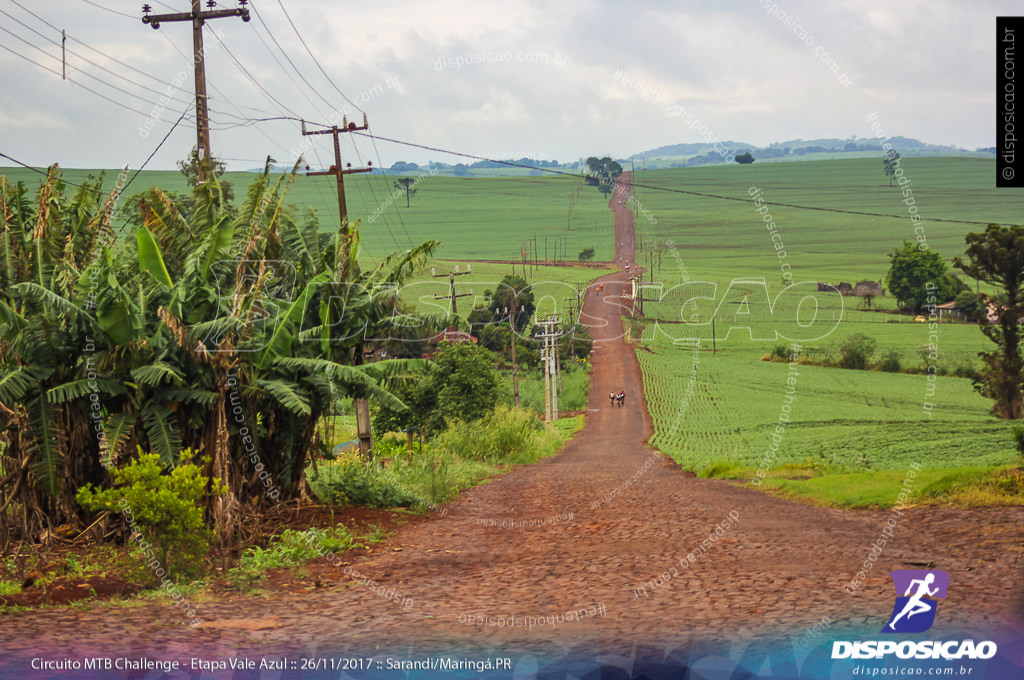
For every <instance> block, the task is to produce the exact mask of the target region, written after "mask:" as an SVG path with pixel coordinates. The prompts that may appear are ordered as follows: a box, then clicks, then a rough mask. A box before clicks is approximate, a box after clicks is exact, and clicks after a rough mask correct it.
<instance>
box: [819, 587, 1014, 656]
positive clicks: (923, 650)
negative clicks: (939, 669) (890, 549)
mask: <svg viewBox="0 0 1024 680" xmlns="http://www.w3.org/2000/svg"><path fill="white" fill-rule="evenodd" d="M890 576H891V577H892V582H893V584H894V585H895V586H896V604H895V605H894V606H893V608H892V614H891V615H890V616H889V620H888V621H887V622H886V624H885V627H884V628H882V630H881V631H879V632H880V633H904V634H906V633H923V632H925V631H926V630H928V629H929V628H931V627H932V624H934V623H935V613H936V611H937V610H938V608H939V603H938V602H937V601H936V600H935V599H932V598H938V599H942V600H944V599H946V591H947V590H949V574H947V573H946V572H944V571H941V570H939V569H928V570H909V569H907V570H898V571H894V572H891V574H890ZM996 651H998V650H997V648H996V643H995V642H992V641H990V640H986V641H984V642H975V641H974V640H942V641H938V640H920V641H915V640H903V641H901V642H898V641H896V640H892V639H889V640H860V641H856V642H848V641H845V640H836V641H834V642H833V643H832V658H833V659H883V658H885V657H886V656H887V655H889V654H895V655H896V657H897V658H899V659H946V660H954V659H991V658H992V657H993V656H995V655H996Z"/></svg>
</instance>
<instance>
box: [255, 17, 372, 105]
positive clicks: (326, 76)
mask: <svg viewBox="0 0 1024 680" xmlns="http://www.w3.org/2000/svg"><path fill="white" fill-rule="evenodd" d="M277 4H278V5H280V6H281V11H282V12H284V16H285V18H286V19H288V23H289V24H291V27H292V30H293V31H295V35H296V36H297V37H298V38H299V42H301V43H302V46H303V47H304V48H306V53H307V54H309V58H310V59H312V60H313V63H314V64H316V67H317V68H318V69H320V73H322V74H324V78H326V79H327V82H328V83H330V84H331V87H333V88H334V90H335V91H336V92H337V93H338V94H340V95H341V96H342V97H343V98H344V99H345V101H347V102H348V103H349V104H351V105H352V106H354V107H355V108H356V110H357V111H359V112H360V113H366V112H365V111H363V110H362V109H361V108H359V106H358V105H357V104H356V103H355V102H354V101H352V100H351V99H349V98H348V95H346V94H345V93H344V92H342V91H341V90H340V89H339V88H338V86H337V85H335V84H334V81H333V80H331V77H330V76H329V75H327V71H325V70H324V67H323V66H321V65H320V62H319V61H317V58H316V57H315V56H314V55H313V51H312V50H310V49H309V45H307V44H306V41H305V40H303V38H302V34H301V33H299V29H298V28H296V27H295V22H294V21H292V18H291V16H290V15H289V14H288V10H287V9H285V7H284V3H282V2H281V0H277ZM252 9H253V12H256V7H255V6H253V8H252ZM256 16H257V17H259V12H256ZM260 23H263V19H262V17H261V18H260ZM264 25H265V24H264Z"/></svg>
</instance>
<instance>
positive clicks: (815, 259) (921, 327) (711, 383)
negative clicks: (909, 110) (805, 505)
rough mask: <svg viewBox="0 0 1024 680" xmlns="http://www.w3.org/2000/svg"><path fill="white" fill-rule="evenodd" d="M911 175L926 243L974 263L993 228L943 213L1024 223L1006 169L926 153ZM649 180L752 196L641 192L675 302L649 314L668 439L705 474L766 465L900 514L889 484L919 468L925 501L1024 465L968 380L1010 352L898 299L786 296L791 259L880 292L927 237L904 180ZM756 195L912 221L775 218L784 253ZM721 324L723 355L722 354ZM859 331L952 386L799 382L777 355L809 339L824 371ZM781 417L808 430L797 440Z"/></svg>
mask: <svg viewBox="0 0 1024 680" xmlns="http://www.w3.org/2000/svg"><path fill="white" fill-rule="evenodd" d="M903 168H904V171H905V173H906V176H907V177H909V178H911V179H912V180H913V184H912V185H911V186H912V190H913V194H914V197H915V204H916V206H917V207H918V208H919V209H920V211H921V214H922V215H923V217H924V223H923V224H924V229H925V234H926V238H927V243H928V245H929V246H930V247H931V248H932V249H934V250H937V251H938V252H939V253H940V254H942V255H943V256H944V257H945V258H952V256H954V255H958V254H961V253H962V252H963V236H964V234H965V233H966V232H968V231H981V230H982V229H983V228H984V225H983V224H979V225H967V224H958V223H950V222H933V221H929V218H930V217H934V218H942V219H958V220H973V221H980V222H989V221H994V222H999V223H1007V224H1013V223H1016V222H1018V221H1020V210H1019V204H1018V203H1017V202H1015V201H1014V200H1013V198H1012V197H1011V196H1009V195H1007V194H1005V193H1003V192H999V191H997V190H995V189H994V188H993V186H992V185H993V181H992V172H993V171H994V164H993V163H992V162H991V161H988V160H982V159H972V158H911V159H905V160H904V163H903ZM637 181H638V182H642V183H646V184H651V185H656V186H660V187H667V188H678V189H684V190H687V191H699V192H705V193H711V194H719V195H725V196H731V197H735V198H746V199H748V200H746V201H742V202H741V201H735V202H733V201H722V200H714V199H709V198H701V197H695V196H692V195H685V194H673V193H664V192H656V191H652V190H646V192H645V190H644V189H640V196H639V208H640V215H639V216H638V219H637V224H638V226H640V227H642V231H643V239H644V241H645V245H646V246H647V247H652V246H657V248H654V250H655V256H658V255H660V267H658V266H655V267H654V271H653V277H652V278H653V280H654V283H652V284H649V286H650V287H649V288H646V292H645V297H647V298H649V299H650V298H654V299H656V300H658V301H656V302H651V301H648V302H646V303H645V308H644V312H645V314H646V317H647V320H646V323H645V325H644V331H643V336H642V337H643V341H642V345H643V349H642V350H638V352H637V356H638V358H639V360H640V363H641V367H642V369H643V372H644V383H645V391H646V394H647V398H648V403H649V405H650V408H651V412H652V417H653V418H654V423H655V431H656V433H655V435H654V437H653V438H652V440H651V443H652V445H654V446H656V447H657V448H659V449H660V450H662V451H665V452H666V453H668V454H669V455H671V456H672V457H673V458H675V459H676V460H678V461H679V462H680V463H682V464H683V465H684V466H685V467H687V468H690V469H694V470H697V471H700V472H702V473H703V474H707V475H711V476H726V477H734V478H747V479H749V478H751V477H752V476H753V474H754V473H755V472H756V471H757V470H758V469H763V470H766V473H767V476H768V478H769V479H768V481H766V484H765V486H767V487H772V488H774V489H776V490H778V491H780V492H783V493H786V494H791V495H798V496H805V497H808V498H811V499H814V500H815V501H816V502H823V503H829V504H838V505H850V506H876V505H883V506H884V505H885V504H886V501H885V498H887V497H888V496H886V493H887V491H885V489H888V486H887V485H886V484H883V483H881V481H884V480H885V479H886V475H889V476H895V477H901V476H902V475H903V474H904V473H905V471H906V470H907V469H908V467H909V466H910V464H911V463H913V462H918V463H920V464H921V465H922V466H923V467H924V468H926V469H928V470H929V472H928V473H927V475H926V477H927V479H924V481H922V489H925V488H932V489H933V490H934V489H948V488H953V487H955V486H956V485H955V484H954V482H953V481H951V480H956V479H961V480H962V479H968V478H975V477H977V478H979V479H981V478H982V477H985V475H988V476H989V477H991V474H992V472H993V471H994V470H998V469H1001V468H1004V467H1006V466H1008V465H1012V464H1015V463H1017V462H1018V461H1019V459H1018V456H1017V453H1016V450H1015V448H1014V446H1013V441H1012V438H1011V434H1010V427H1011V425H1010V424H1009V423H1007V422H1005V421H1000V420H998V419H995V418H993V417H992V416H990V415H989V413H988V410H989V407H990V405H991V402H990V401H989V400H987V399H985V398H983V397H981V396H980V395H978V394H977V393H976V392H975V391H974V390H973V389H972V386H971V383H970V380H968V379H965V378H957V377H953V374H954V373H955V371H956V370H957V369H958V368H966V367H968V366H971V365H977V352H979V351H981V350H988V349H992V348H993V345H992V344H991V343H990V342H989V341H988V340H986V339H985V338H984V337H983V336H982V334H981V333H980V332H979V330H978V328H977V326H975V325H973V324H965V323H942V324H940V325H939V326H938V329H937V330H936V331H934V333H930V331H929V328H928V325H927V324H923V323H916V322H914V320H913V319H912V318H910V317H907V316H905V315H897V314H894V313H892V310H893V309H894V308H895V303H894V301H893V300H892V299H891V298H879V299H876V301H875V304H874V306H875V307H876V308H877V311H872V310H866V309H864V308H863V307H862V305H861V304H860V301H859V300H858V299H856V298H841V297H839V296H837V295H825V294H821V293H818V294H816V295H815V292H814V291H815V286H814V285H811V284H810V283H809V284H808V285H807V286H806V287H804V286H795V287H792V288H790V289H788V290H786V291H785V292H783V290H784V287H783V285H782V284H783V281H782V270H780V268H779V264H780V262H786V263H788V264H789V265H791V267H792V269H791V271H792V272H793V280H794V281H795V282H818V281H824V282H828V283H832V284H836V283H838V282H840V281H846V282H850V283H855V282H857V281H860V280H864V279H869V280H879V279H883V278H884V275H885V272H886V271H887V269H888V264H889V261H888V253H889V252H891V251H892V250H893V249H894V248H895V247H897V246H899V245H900V243H901V242H902V240H903V239H908V240H913V239H914V229H913V227H914V225H913V223H912V222H911V220H910V219H909V215H908V212H907V208H908V206H907V205H905V204H904V203H903V202H902V199H903V196H902V195H901V194H900V192H899V190H898V189H897V188H895V187H893V188H890V187H888V186H887V181H886V179H885V177H884V176H883V174H882V172H881V163H880V162H879V161H878V159H865V160H847V161H836V162H808V163H786V164H763V165H762V164H754V165H750V166H735V167H711V168H701V169H700V170H699V171H695V170H690V169H688V170H669V171H659V172H648V173H646V174H645V173H639V174H638V175H637ZM751 187H758V188H760V189H761V190H762V195H763V197H764V199H765V200H766V201H769V202H782V203H792V204H800V205H809V206H820V207H835V208H842V209H847V210H858V211H865V212H878V213H885V214H891V215H897V216H898V217H899V218H898V219H889V218H881V217H866V216H854V215H845V214H839V213H827V212H819V211H806V210H798V209H794V208H784V207H778V206H769V211H770V213H771V215H772V218H773V219H774V222H775V224H776V226H777V227H778V229H779V233H780V234H781V239H782V242H783V243H784V248H785V252H786V255H785V257H784V258H780V257H779V256H778V255H777V253H776V249H775V248H774V246H773V243H772V241H771V239H770V234H769V232H768V230H767V229H766V228H765V227H764V222H763V218H762V216H761V215H759V214H758V213H757V212H755V210H754V208H755V207H756V206H755V205H754V203H753V201H752V200H749V194H750V191H751V189H750V188H751ZM645 211H646V212H645ZM666 241H673V242H674V245H673V246H671V247H670V246H668V245H666ZM659 250H660V252H658V251H659ZM644 257H645V256H644V255H643V254H638V257H637V260H638V261H639V262H644ZM648 257H650V256H648ZM654 262H655V263H657V260H654ZM684 281H688V283H687V284H686V285H680V284H681V283H682V282H684ZM968 283H971V284H973V282H970V281H968ZM807 294H810V295H813V296H814V298H806V295H807ZM815 298H816V299H815ZM943 302H944V301H943ZM712 318H714V321H715V326H714V330H715V333H714V335H715V343H714V346H716V348H717V350H718V351H717V353H712V352H711V351H708V350H710V349H711V347H712V327H711V319H712ZM795 319H800V320H801V321H802V322H803V324H805V326H800V325H799V324H796V323H794V320H795ZM669 322H671V323H669ZM854 333H861V334H864V335H867V336H869V337H871V338H873V339H874V340H875V341H876V342H877V350H876V353H875V358H876V359H878V358H880V357H881V356H882V355H883V354H885V353H889V352H893V353H895V354H896V355H897V356H898V357H899V360H900V363H901V365H902V366H903V367H904V368H910V369H916V370H921V369H923V368H924V367H926V366H927V365H928V364H934V365H935V366H936V367H937V368H938V369H939V372H940V373H946V374H948V375H940V376H939V377H937V378H936V379H935V380H934V382H932V383H929V382H928V377H927V376H926V375H923V374H905V373H882V372H868V371H851V370H844V369H838V368H826V367H820V366H810V365H806V366H799V367H798V368H797V369H796V372H795V373H793V374H791V373H790V372H789V368H788V366H787V364H785V363H771V362H766V361H761V359H762V357H763V356H764V355H765V354H767V353H769V352H771V351H772V349H773V348H774V347H775V346H777V345H787V346H788V345H790V340H800V341H802V343H801V344H802V350H801V353H802V354H805V355H807V356H808V357H809V358H810V359H811V360H815V361H822V360H828V359H834V358H835V356H836V355H837V353H838V347H839V345H840V344H841V343H842V342H843V341H845V340H846V339H847V338H848V337H850V336H851V335H853V334H854ZM694 340H699V341H700V351H699V352H697V353H694V351H693V349H692V348H693V346H694V342H693V341H694ZM929 342H932V343H936V344H937V345H938V352H939V358H938V360H930V359H928V358H927V356H926V355H925V354H924V352H923V350H924V349H925V348H926V347H927V345H928V343H929ZM790 376H792V378H793V380H792V382H791V383H790V384H789V388H790V389H791V390H793V391H792V394H791V395H789V403H787V391H786V389H787V378H788V377H790ZM926 403H927V404H931V405H932V406H931V407H930V408H926ZM784 406H785V407H786V408H787V409H789V410H790V412H789V413H785V414H784V412H783V407H784ZM780 416H783V417H789V418H790V419H791V420H790V423H789V424H788V425H787V426H785V427H784V428H783V429H782V430H781V431H779V430H776V426H777V425H778V424H779V422H780V420H779V419H780ZM779 432H781V434H779ZM773 434H775V435H776V438H775V439H774V440H773V436H772V435H773ZM773 442H774V444H775V445H776V446H777V452H776V451H773V450H772V449H770V448H769V447H770V445H772V444H773ZM979 475H980V477H979ZM804 478H810V479H804ZM880 480H881V481H880ZM929 485H931V486H930V487H929ZM896 486H898V482H897V484H896ZM880 489H881V490H880ZM922 493H923V491H922ZM889 496H892V497H894V495H893V494H889ZM889 500H890V501H891V500H892V499H891V498H890V499H889Z"/></svg>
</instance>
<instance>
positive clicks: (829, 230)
mask: <svg viewBox="0 0 1024 680" xmlns="http://www.w3.org/2000/svg"><path fill="white" fill-rule="evenodd" d="M902 160H903V162H902V168H903V170H904V176H905V177H907V178H909V179H910V182H911V184H910V185H909V188H910V190H911V191H912V192H913V196H912V198H913V201H914V207H916V208H917V210H918V211H919V214H920V215H921V217H922V219H923V228H924V234H925V237H926V239H927V244H928V246H929V247H930V248H931V249H932V250H936V251H938V252H939V253H940V254H941V255H942V256H943V257H945V258H952V257H953V256H955V255H960V254H962V253H963V249H964V241H963V235H964V233H966V232H968V231H981V230H983V229H984V227H985V224H987V223H988V222H999V223H1005V224H1018V223H1020V222H1021V221H1022V220H1024V215H1022V213H1021V210H1020V201H1019V197H1017V196H1014V195H1013V194H1011V193H1008V192H1005V191H1001V190H997V189H995V188H994V184H995V181H994V176H995V162H994V161H992V160H985V159H979V158H928V157H923V158H906V159H902ZM634 178H635V181H636V182H637V183H640V184H647V185H651V186H655V187H659V188H665V189H674V190H683V191H693V192H702V193H707V194H715V195H721V196H728V197H731V198H735V199H739V200H720V199H712V198H705V197H701V196H694V195H691V194H683V193H669V192H664V191H654V190H651V189H644V188H640V189H638V191H637V196H638V201H639V204H640V205H639V208H640V214H639V215H638V217H637V219H636V224H637V229H638V230H639V231H640V232H641V233H642V236H643V240H644V245H645V246H648V245H651V244H654V243H656V242H661V243H664V241H665V240H672V241H674V242H675V244H676V249H677V253H676V256H677V257H673V256H672V255H670V253H668V252H663V253H662V259H661V265H662V266H661V271H660V273H659V272H656V276H655V278H656V279H658V278H659V277H660V278H661V279H662V280H666V281H669V282H677V281H679V278H680V277H679V273H680V265H681V266H682V267H684V268H685V270H686V272H687V275H688V276H689V278H690V280H693V281H700V280H708V281H716V282H723V281H724V282H728V281H731V280H732V279H734V278H744V277H764V278H765V279H766V280H767V281H768V284H769V286H771V289H772V290H777V289H778V288H779V287H780V286H781V283H782V271H781V270H780V268H779V265H780V264H781V263H783V262H784V263H786V264H788V265H790V267H791V268H792V269H791V271H792V273H793V281H824V282H827V283H833V284H835V283H838V282H839V281H846V282H851V283H852V282H856V281H860V280H863V279H870V280H876V281H877V280H879V279H882V278H884V276H885V273H886V271H887V270H888V257H887V255H888V253H890V252H891V251H892V250H893V249H894V248H896V247H898V246H899V245H900V244H901V243H902V241H903V240H904V239H907V240H911V241H913V240H914V238H915V234H914V224H913V223H912V222H911V219H910V213H909V209H910V206H909V205H907V204H905V203H904V197H903V195H902V194H901V192H900V188H899V187H898V186H893V187H889V186H888V180H887V179H886V177H885V176H884V175H883V173H882V162H881V160H880V158H874V159H853V160H839V161H813V162H802V163H766V164H761V163H754V164H752V165H742V166H741V165H734V166H713V167H706V168H694V169H672V170H659V171H647V172H638V173H635V175H634ZM752 188H759V189H761V194H760V195H761V196H762V198H763V199H764V201H766V202H768V203H773V202H774V203H790V204H796V205H804V206H812V207H820V208H835V209H842V210H854V211H861V212H871V213H880V214H885V215H893V216H895V217H893V218H890V217H871V216H864V215H848V214H842V213H830V212H821V211H816V210H801V209H796V208H787V207H782V206H774V205H769V206H767V208H768V214H769V215H770V216H771V218H772V220H773V221H774V222H775V225H776V227H777V228H778V236H779V237H780V238H781V243H782V244H783V246H784V247H783V250H784V251H785V253H786V255H785V257H784V258H780V257H779V256H778V254H777V251H776V249H775V247H774V245H775V244H774V243H773V242H772V240H771V235H770V234H769V232H768V230H767V229H766V228H765V226H764V224H765V223H764V215H761V214H759V213H758V212H756V211H755V208H756V207H757V206H755V205H754V202H753V200H752V198H751V193H750V192H751V190H752ZM645 211H646V212H645ZM932 218H936V219H938V218H941V219H956V220H969V221H976V222H980V223H981V224H973V225H972V224H958V223H949V222H937V221H932ZM655 221H656V223H655ZM637 259H638V261H642V260H641V255H640V254H639V253H638V255H637Z"/></svg>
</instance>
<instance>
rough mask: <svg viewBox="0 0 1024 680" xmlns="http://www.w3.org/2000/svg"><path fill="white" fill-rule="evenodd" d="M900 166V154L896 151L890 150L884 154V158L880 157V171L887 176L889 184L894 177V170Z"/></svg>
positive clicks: (890, 184)
mask: <svg viewBox="0 0 1024 680" xmlns="http://www.w3.org/2000/svg"><path fill="white" fill-rule="evenodd" d="M899 167H900V154H899V152H898V151H890V152H889V153H887V154H886V156H885V158H883V159H882V171H883V172H884V173H885V176H886V177H888V178H889V186H892V181H893V179H894V178H895V177H896V170H898V169H899Z"/></svg>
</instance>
